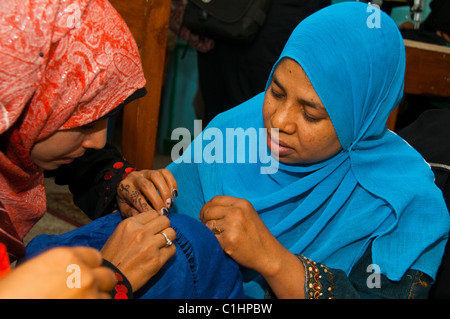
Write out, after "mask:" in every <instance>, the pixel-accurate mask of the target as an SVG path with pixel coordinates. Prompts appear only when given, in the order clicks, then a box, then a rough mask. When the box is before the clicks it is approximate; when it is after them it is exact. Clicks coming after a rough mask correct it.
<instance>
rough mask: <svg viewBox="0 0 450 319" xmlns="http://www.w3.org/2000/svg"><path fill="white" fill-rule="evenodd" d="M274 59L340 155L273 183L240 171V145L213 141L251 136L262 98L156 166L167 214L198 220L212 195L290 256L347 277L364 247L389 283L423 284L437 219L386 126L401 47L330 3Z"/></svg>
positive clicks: (436, 238)
mask: <svg viewBox="0 0 450 319" xmlns="http://www.w3.org/2000/svg"><path fill="white" fill-rule="evenodd" d="M283 58H291V59H293V60H295V61H297V62H298V63H299V64H300V65H301V67H302V68H303V70H304V71H305V72H306V74H307V75H308V77H309V80H310V81H311V83H312V85H313V87H314V89H315V91H316V92H317V94H318V96H319V97H320V99H321V101H322V103H323V104H324V106H325V107H326V109H327V111H328V113H329V115H330V118H331V120H332V123H333V125H334V128H335V130H336V133H337V135H338V138H339V141H340V143H341V145H342V148H343V150H342V151H341V152H340V153H338V154H337V155H335V156H333V157H332V158H330V159H327V160H325V161H323V162H320V163H315V164H311V165H288V164H283V163H277V168H278V169H277V170H276V172H275V173H271V174H263V173H261V172H262V168H264V167H267V166H268V164H267V161H263V160H262V158H264V157H260V158H258V161H257V162H252V161H250V156H251V154H250V152H249V151H248V147H246V146H242V145H243V144H242V143H241V144H239V143H237V142H236V140H235V139H234V138H233V140H231V138H228V135H226V133H225V132H226V131H227V129H230V128H234V129H237V128H240V129H242V130H244V132H250V130H251V129H257V130H258V129H259V128H263V118H262V106H263V100H264V94H265V93H264V92H263V93H261V94H259V95H257V96H255V97H254V98H252V99H250V100H249V101H247V102H244V103H243V104H241V105H239V106H237V107H236V108H234V109H232V110H229V111H227V112H225V113H222V114H220V115H219V116H217V117H216V118H215V119H214V120H213V121H212V122H211V123H210V125H209V126H208V127H207V128H206V129H205V130H204V131H203V132H202V134H200V135H199V136H198V137H197V138H196V139H195V140H194V142H193V143H192V144H191V146H190V147H189V148H188V149H187V150H186V151H185V152H184V154H183V156H182V157H181V158H179V159H178V160H177V161H176V162H175V163H172V164H171V165H170V166H169V167H168V168H169V169H170V170H171V171H172V173H173V175H174V176H175V178H176V180H177V183H178V190H179V197H178V198H176V199H175V207H174V211H175V212H178V213H183V214H188V215H191V216H193V217H195V218H198V215H199V212H200V209H201V208H202V206H203V205H204V204H205V203H206V202H207V201H209V200H210V199H211V198H213V197H214V196H216V195H229V196H236V197H239V198H245V199H247V200H249V201H250V202H251V203H252V204H253V206H254V207H255V209H256V211H257V212H258V213H259V215H260V217H261V219H262V220H263V221H264V223H265V224H266V226H267V227H268V228H269V230H270V231H271V232H272V233H273V234H274V235H275V236H276V238H277V239H278V240H279V241H280V242H281V243H282V244H283V245H284V247H286V248H287V249H289V250H290V251H291V252H292V253H294V254H302V255H304V256H306V257H308V258H311V259H312V260H314V261H317V262H320V263H323V264H325V265H326V266H328V267H331V268H338V269H342V270H343V271H345V272H346V273H347V274H349V272H350V271H351V269H352V267H353V266H354V264H355V263H356V262H357V261H358V260H359V259H360V257H361V256H362V254H363V253H364V252H365V251H366V249H367V248H368V247H369V246H370V244H371V243H372V246H371V247H372V248H371V249H372V260H373V263H375V264H377V265H378V266H379V267H380V269H381V272H382V273H383V274H385V275H386V276H387V277H388V278H389V279H391V280H394V281H397V280H400V278H401V277H402V276H403V274H404V273H405V272H406V271H407V270H408V269H416V270H420V271H423V272H425V273H427V274H428V275H430V276H431V277H433V278H434V277H435V275H436V271H437V269H438V267H439V264H440V262H441V258H442V255H443V251H444V247H445V243H446V241H447V236H448V232H449V227H450V223H449V214H448V211H447V208H446V206H445V202H444V200H443V196H442V193H441V191H440V190H439V189H438V188H437V187H436V186H435V184H434V176H433V173H432V171H431V170H430V167H429V165H428V164H427V163H426V162H425V161H424V160H423V158H422V156H420V155H419V153H417V152H416V151H415V150H414V149H413V148H412V147H410V146H409V145H408V144H407V143H406V142H405V141H404V140H402V139H401V138H400V137H399V136H397V135H396V134H394V133H393V132H391V131H389V130H388V129H387V128H386V121H387V118H388V116H389V114H390V113H391V111H392V110H393V109H394V108H395V107H396V106H397V105H398V104H399V102H400V100H401V98H402V94H403V86H404V72H405V49H404V45H403V40H402V37H401V35H400V33H399V31H398V28H397V26H396V24H395V23H394V22H393V21H392V20H391V19H390V17H389V16H387V15H386V14H384V13H383V12H381V11H380V10H378V9H376V8H375V7H373V6H369V5H367V4H363V3H359V2H344V3H340V4H336V5H332V6H329V7H327V8H325V9H323V10H321V11H319V12H317V13H315V14H313V15H311V16H310V17H308V18H307V19H305V20H303V22H301V23H300V24H299V25H298V26H297V28H296V29H295V30H294V31H293V33H292V35H291V37H290V39H289V40H288V42H287V44H286V46H285V48H284V51H283V52H282V54H281V56H280V59H279V60H278V62H279V61H280V60H281V59H283ZM278 62H277V63H276V64H275V66H274V68H273V70H274V69H275V68H276V67H277V64H278ZM273 70H272V72H273ZM270 82H271V76H270V78H269V80H268V84H269V83H270ZM214 132H216V134H212V133H214ZM220 132H222V134H218V133H220ZM221 138H222V139H223V140H222V141H220V139H221ZM264 138H265V137H261V138H260V139H261V140H263V141H265V140H264ZM248 144H250V143H248ZM248 144H247V145H248ZM263 144H264V143H263ZM263 144H260V145H263ZM220 145H222V149H223V150H224V151H223V154H220V152H219V151H220V147H219V146H220ZM230 145H232V146H233V147H232V148H230ZM264 147H265V149H264V150H265V151H266V152H267V145H265V146H264ZM264 147H263V148H264ZM213 148H216V149H215V150H214V151H212V149H213ZM230 152H232V153H234V155H233V156H234V157H233V156H231V157H227V156H228V155H229V153H230ZM241 152H245V154H246V157H245V160H244V161H241V162H243V163H240V162H239V161H238V160H237V154H240V153H241ZM200 155H201V158H200V157H199V156H200ZM232 158H234V159H235V161H234V162H233V161H231V160H230V159H232ZM272 160H274V159H273V158H272ZM244 279H245V281H246V284H245V289H246V293H247V294H248V295H250V296H253V297H262V296H263V291H264V288H265V285H266V284H265V282H264V280H262V278H261V277H260V276H258V275H256V274H254V273H252V272H250V271H244Z"/></svg>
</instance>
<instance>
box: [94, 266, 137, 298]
mask: <svg viewBox="0 0 450 319" xmlns="http://www.w3.org/2000/svg"><path fill="white" fill-rule="evenodd" d="M102 266H104V267H108V268H109V269H112V270H113V271H114V274H115V276H116V279H117V284H116V286H115V287H114V289H113V290H112V291H111V297H112V298H113V299H133V290H132V288H131V284H130V282H129V281H128V279H127V278H126V277H125V276H124V275H123V274H122V272H121V271H120V270H119V269H118V268H117V267H116V266H114V265H113V264H111V263H110V262H109V261H107V260H106V259H103V264H102Z"/></svg>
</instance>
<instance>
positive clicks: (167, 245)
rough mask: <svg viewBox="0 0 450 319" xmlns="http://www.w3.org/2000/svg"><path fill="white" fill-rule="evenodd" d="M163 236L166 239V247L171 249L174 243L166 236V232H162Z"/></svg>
mask: <svg viewBox="0 0 450 319" xmlns="http://www.w3.org/2000/svg"><path fill="white" fill-rule="evenodd" d="M160 234H161V235H163V236H164V238H165V239H166V246H165V247H170V246H172V244H173V242H172V241H171V240H170V239H169V237H167V235H166V234H164V232H160Z"/></svg>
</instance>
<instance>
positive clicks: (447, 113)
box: [398, 109, 450, 299]
mask: <svg viewBox="0 0 450 319" xmlns="http://www.w3.org/2000/svg"><path fill="white" fill-rule="evenodd" d="M398 134H399V135H400V136H401V137H402V138H404V139H405V140H406V141H407V142H408V143H409V144H410V145H411V146H412V147H414V148H415V149H416V150H417V151H418V152H419V153H421V154H422V156H423V157H424V158H425V160H426V161H427V162H428V163H430V165H431V168H432V169H433V172H434V174H435V182H436V185H438V186H439V188H440V189H441V190H442V192H443V194H444V198H445V200H446V203H447V207H448V208H449V210H450V109H442V110H439V109H436V110H428V111H425V112H424V113H422V115H420V116H419V118H418V119H417V120H416V121H415V122H413V123H412V124H411V125H409V126H407V127H405V128H404V129H402V130H400V131H399V132H398ZM449 287H450V242H447V246H446V248H445V253H444V257H443V260H442V263H441V266H440V268H439V271H438V273H437V277H436V283H435V284H434V285H433V287H432V289H431V293H430V298H436V299H437V298H446V299H447V298H450V289H449Z"/></svg>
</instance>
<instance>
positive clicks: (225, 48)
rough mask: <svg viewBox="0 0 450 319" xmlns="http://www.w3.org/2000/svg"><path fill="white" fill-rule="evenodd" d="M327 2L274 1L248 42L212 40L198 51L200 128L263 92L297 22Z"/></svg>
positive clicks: (320, 0)
mask: <svg viewBox="0 0 450 319" xmlns="http://www.w3.org/2000/svg"><path fill="white" fill-rule="evenodd" d="M330 2H331V1H330V0H302V1H296V0H295V1H294V0H274V1H273V2H272V4H271V7H270V9H269V12H268V15H267V19H266V21H265V23H264V25H263V26H262V28H261V30H260V31H259V33H258V35H257V36H256V38H255V39H254V40H253V41H252V42H251V43H249V44H240V43H230V42H226V41H220V40H215V47H214V49H212V50H211V51H209V52H207V53H201V52H198V70H199V87H200V91H201V96H202V98H203V103H204V116H203V125H204V126H206V125H207V124H208V123H209V122H210V121H211V119H213V118H214V117H215V116H216V115H217V114H219V113H221V112H223V111H226V110H228V109H230V108H232V107H234V106H237V105H238V104H240V103H242V102H244V101H246V100H248V99H250V98H252V97H253V96H255V95H257V94H258V93H261V92H262V91H264V89H265V86H266V81H267V79H268V77H269V74H270V71H271V70H272V67H273V65H274V64H275V62H276V61H277V59H278V57H279V55H280V53H281V51H282V49H283V47H284V45H285V43H286V41H287V40H288V38H289V36H290V34H291V32H292V31H293V30H294V28H295V27H296V26H297V25H298V23H300V21H302V20H303V19H305V18H306V17H308V16H309V15H311V14H312V13H314V12H316V11H318V10H320V9H321V8H323V7H325V6H327V5H330Z"/></svg>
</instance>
